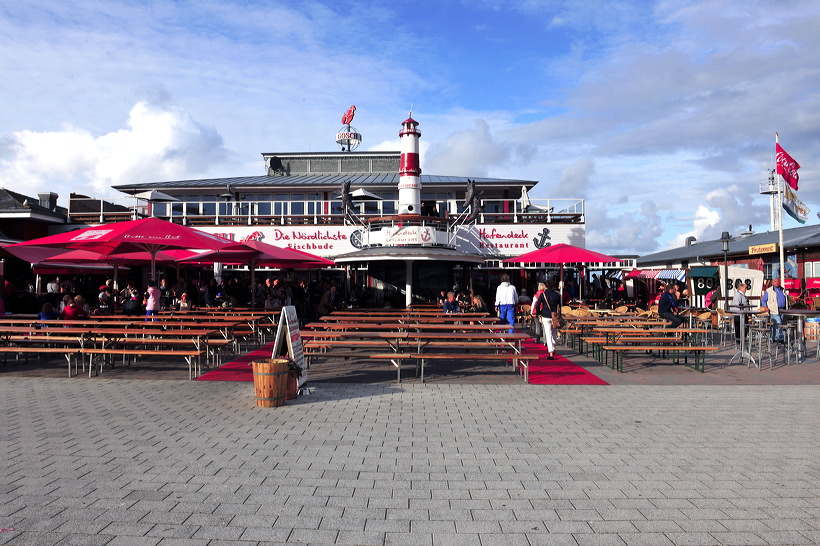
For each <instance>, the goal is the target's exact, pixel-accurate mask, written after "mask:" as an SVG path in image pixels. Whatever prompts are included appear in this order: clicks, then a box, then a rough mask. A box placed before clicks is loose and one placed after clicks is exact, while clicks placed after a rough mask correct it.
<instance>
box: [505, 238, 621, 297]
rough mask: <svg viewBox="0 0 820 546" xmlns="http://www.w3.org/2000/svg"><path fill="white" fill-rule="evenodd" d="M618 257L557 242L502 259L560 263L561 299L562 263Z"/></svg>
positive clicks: (597, 260)
mask: <svg viewBox="0 0 820 546" xmlns="http://www.w3.org/2000/svg"><path fill="white" fill-rule="evenodd" d="M621 261H623V260H619V259H618V258H614V257H612V256H607V255H606V254H601V253H600V252H595V251H592V250H587V249H585V248H581V247H577V246H572V245H567V244H564V243H558V244H556V245H550V246H545V247H544V248H539V249H538V250H533V251H532V252H527V253H526V254H522V255H521V256H516V257H515V258H509V259H507V260H504V262H505V263H521V262H529V263H540V264H560V265H561V273H560V277H561V295H562V299H563V285H564V264H575V263H585V264H589V263H607V262H621Z"/></svg>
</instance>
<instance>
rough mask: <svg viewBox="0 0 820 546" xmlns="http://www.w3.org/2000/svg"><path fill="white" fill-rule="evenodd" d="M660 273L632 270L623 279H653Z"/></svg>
mask: <svg viewBox="0 0 820 546" xmlns="http://www.w3.org/2000/svg"><path fill="white" fill-rule="evenodd" d="M660 272H661V270H660V269H633V270H632V271H630V272H629V274H627V276H626V277H624V279H635V278H640V279H654V278H656V277H657V276H658V273H660Z"/></svg>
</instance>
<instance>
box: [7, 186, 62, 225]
mask: <svg viewBox="0 0 820 546" xmlns="http://www.w3.org/2000/svg"><path fill="white" fill-rule="evenodd" d="M55 197H56V195H55ZM66 212H67V210H66V208H65V207H59V206H55V207H54V209H53V210H52V209H49V208H48V207H45V206H43V205H41V204H40V199H39V198H38V197H29V196H28V195H23V194H22V193H17V192H16V191H11V190H7V189H5V188H0V214H3V215H8V214H16V215H19V214H23V213H28V214H29V215H30V214H35V213H39V214H44V215H50V216H55V217H59V218H60V219H65V215H66Z"/></svg>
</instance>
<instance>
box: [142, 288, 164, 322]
mask: <svg viewBox="0 0 820 546" xmlns="http://www.w3.org/2000/svg"><path fill="white" fill-rule="evenodd" d="M161 297H162V293H161V292H160V290H159V288H157V281H148V290H147V291H146V292H145V316H147V317H149V316H152V315H156V314H157V313H159V310H160V308H161V305H160V298H161Z"/></svg>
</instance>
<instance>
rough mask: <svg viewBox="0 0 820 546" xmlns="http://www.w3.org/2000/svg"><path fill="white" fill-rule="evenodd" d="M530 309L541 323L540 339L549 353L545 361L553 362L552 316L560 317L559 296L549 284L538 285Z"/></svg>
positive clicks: (553, 333) (553, 334)
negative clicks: (541, 333) (531, 308)
mask: <svg viewBox="0 0 820 546" xmlns="http://www.w3.org/2000/svg"><path fill="white" fill-rule="evenodd" d="M532 307H533V309H535V312H536V314H537V315H538V318H539V320H540V322H541V332H543V336H542V339H543V340H544V345H546V346H547V351H549V356H548V357H547V359H549V360H554V359H555V343H556V340H555V331H554V330H553V329H552V315H556V316H558V317H560V316H561V295H560V294H559V293H558V292H556V291H555V289H554V288H553V285H552V283H551V282H546V283H543V282H541V283H538V292H537V297H536V299H535V302H534V303H533V304H532Z"/></svg>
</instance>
